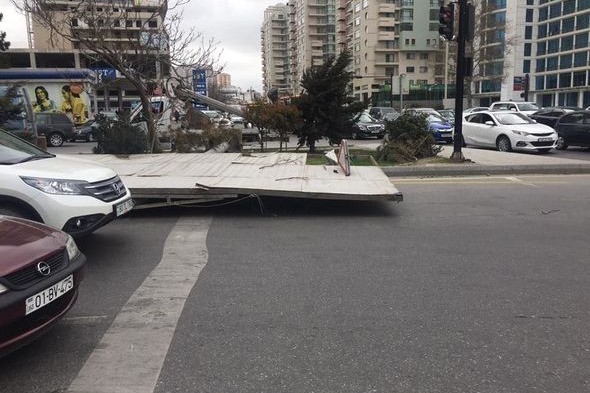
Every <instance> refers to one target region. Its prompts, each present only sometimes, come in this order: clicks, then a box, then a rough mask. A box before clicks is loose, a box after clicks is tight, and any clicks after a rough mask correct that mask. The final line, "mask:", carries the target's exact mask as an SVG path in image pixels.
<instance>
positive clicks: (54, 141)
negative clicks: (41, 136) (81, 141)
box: [47, 132, 65, 147]
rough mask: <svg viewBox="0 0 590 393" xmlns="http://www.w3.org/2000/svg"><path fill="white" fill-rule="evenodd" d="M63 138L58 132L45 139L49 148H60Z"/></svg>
mask: <svg viewBox="0 0 590 393" xmlns="http://www.w3.org/2000/svg"><path fill="white" fill-rule="evenodd" d="M64 139H65V138H64V136H63V135H62V134H60V133H59V132H53V133H51V134H49V136H48V137H47V143H48V144H49V145H50V146H51V147H60V146H61V145H63V144H64Z"/></svg>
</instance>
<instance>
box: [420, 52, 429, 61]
mask: <svg viewBox="0 0 590 393" xmlns="http://www.w3.org/2000/svg"><path fill="white" fill-rule="evenodd" d="M420 60H428V53H420Z"/></svg>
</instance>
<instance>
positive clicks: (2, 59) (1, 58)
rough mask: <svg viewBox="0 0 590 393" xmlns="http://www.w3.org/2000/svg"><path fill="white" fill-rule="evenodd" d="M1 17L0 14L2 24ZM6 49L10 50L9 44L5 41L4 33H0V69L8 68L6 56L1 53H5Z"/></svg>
mask: <svg viewBox="0 0 590 393" xmlns="http://www.w3.org/2000/svg"><path fill="white" fill-rule="evenodd" d="M3 17H4V15H2V13H0V22H2V18H3ZM8 48H10V42H8V41H6V32H4V31H0V68H9V67H10V63H9V61H8V59H7V57H6V55H5V54H3V53H2V52H5V51H7V50H8Z"/></svg>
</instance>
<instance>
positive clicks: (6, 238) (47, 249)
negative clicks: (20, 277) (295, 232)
mask: <svg viewBox="0 0 590 393" xmlns="http://www.w3.org/2000/svg"><path fill="white" fill-rule="evenodd" d="M66 241H67V236H66V234H65V233H63V232H61V231H58V230H57V229H53V228H51V227H48V226H47V225H43V224H40V223H37V222H34V221H29V220H24V219H21V218H16V217H8V216H2V215H0V277H2V276H5V275H7V274H9V273H12V272H14V271H17V270H20V269H22V268H24V267H25V266H27V265H29V264H30V263H31V262H35V261H38V260H40V259H43V258H44V257H46V256H48V255H50V254H52V253H54V252H55V251H56V250H58V249H60V248H61V249H64V248H65V246H66Z"/></svg>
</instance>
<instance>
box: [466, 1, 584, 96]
mask: <svg viewBox="0 0 590 393" xmlns="http://www.w3.org/2000/svg"><path fill="white" fill-rule="evenodd" d="M481 7H482V8H481V9H480V10H479V12H478V14H479V15H481V18H480V20H479V21H478V29H479V32H478V34H477V38H478V40H477V44H478V49H477V52H479V53H482V54H483V59H482V60H483V61H480V62H478V63H479V69H477V70H476V78H474V80H475V82H474V86H473V88H474V97H476V98H478V99H479V101H480V104H482V105H488V104H489V103H490V102H493V101H497V100H509V99H512V100H522V99H523V98H522V97H521V93H523V92H524V86H523V83H522V82H523V80H524V77H525V76H526V75H527V74H528V75H529V85H530V93H529V96H528V99H529V100H530V101H536V102H537V103H538V104H540V105H542V106H563V105H567V106H578V107H587V106H589V105H590V87H589V86H590V80H589V75H588V74H589V71H588V65H589V62H588V56H589V49H588V48H589V37H588V36H589V34H590V0H526V1H525V0H482V2H481Z"/></svg>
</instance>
